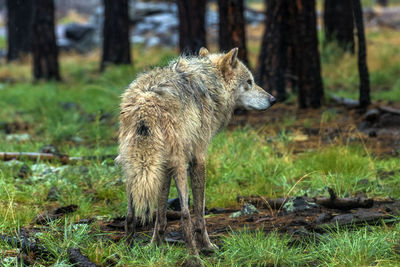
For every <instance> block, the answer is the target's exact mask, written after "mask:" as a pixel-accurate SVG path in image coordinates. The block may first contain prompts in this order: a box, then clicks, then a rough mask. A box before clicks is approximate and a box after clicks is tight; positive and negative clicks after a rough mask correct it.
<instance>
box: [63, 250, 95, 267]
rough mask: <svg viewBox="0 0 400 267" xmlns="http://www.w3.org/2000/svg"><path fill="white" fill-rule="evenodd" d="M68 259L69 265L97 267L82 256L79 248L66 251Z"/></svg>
mask: <svg viewBox="0 0 400 267" xmlns="http://www.w3.org/2000/svg"><path fill="white" fill-rule="evenodd" d="M68 257H69V261H70V263H72V264H73V265H75V266H85V267H96V266H97V265H96V264H94V263H93V262H91V261H90V260H89V258H88V257H86V256H84V255H82V252H81V250H80V249H79V248H70V249H68Z"/></svg>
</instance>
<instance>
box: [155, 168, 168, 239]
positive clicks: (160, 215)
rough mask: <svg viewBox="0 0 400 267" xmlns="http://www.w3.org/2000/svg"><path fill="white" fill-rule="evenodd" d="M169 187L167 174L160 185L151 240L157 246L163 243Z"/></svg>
mask: <svg viewBox="0 0 400 267" xmlns="http://www.w3.org/2000/svg"><path fill="white" fill-rule="evenodd" d="M170 185H171V176H170V175H169V174H167V175H165V177H164V183H163V185H162V188H161V192H160V196H159V198H158V207H157V214H156V223H155V225H154V232H153V238H152V239H151V242H152V243H156V244H159V243H161V242H164V241H165V240H164V237H165V230H166V229H167V202H168V195H169V188H170Z"/></svg>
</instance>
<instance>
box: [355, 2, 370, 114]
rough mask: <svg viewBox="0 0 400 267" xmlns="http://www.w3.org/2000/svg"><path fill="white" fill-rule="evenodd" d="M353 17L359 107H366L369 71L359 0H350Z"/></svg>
mask: <svg viewBox="0 0 400 267" xmlns="http://www.w3.org/2000/svg"><path fill="white" fill-rule="evenodd" d="M351 3H352V5H353V12H354V19H355V24H356V28H357V39H358V72H359V74H360V98H359V101H360V107H364V108H365V107H367V106H368V105H369V104H371V98H370V84H369V72H368V66H367V46H366V41H365V31H364V22H363V13H362V6H361V1H360V0H352V1H351Z"/></svg>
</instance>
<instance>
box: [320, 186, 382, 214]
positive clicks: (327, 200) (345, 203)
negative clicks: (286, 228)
mask: <svg viewBox="0 0 400 267" xmlns="http://www.w3.org/2000/svg"><path fill="white" fill-rule="evenodd" d="M328 192H329V195H330V197H316V198H314V202H315V203H316V204H318V205H321V206H324V207H325V208H329V209H338V210H351V209H357V208H366V209H368V208H371V207H372V206H373V205H374V200H373V199H372V198H365V197H356V198H338V197H337V196H336V194H335V192H334V191H333V190H332V189H331V188H329V189H328Z"/></svg>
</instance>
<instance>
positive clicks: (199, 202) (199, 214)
mask: <svg viewBox="0 0 400 267" xmlns="http://www.w3.org/2000/svg"><path fill="white" fill-rule="evenodd" d="M189 174H190V179H191V181H192V183H191V184H192V193H193V202H194V231H195V233H196V240H197V243H198V245H199V248H200V249H206V250H214V249H216V248H217V246H216V245H214V244H212V243H211V241H210V238H209V237H208V233H207V229H206V221H205V219H204V206H205V199H204V195H205V186H206V163H205V159H204V158H203V157H201V158H195V159H193V160H192V161H191V162H190V164H189Z"/></svg>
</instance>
